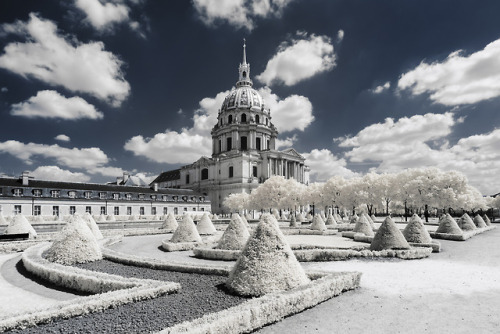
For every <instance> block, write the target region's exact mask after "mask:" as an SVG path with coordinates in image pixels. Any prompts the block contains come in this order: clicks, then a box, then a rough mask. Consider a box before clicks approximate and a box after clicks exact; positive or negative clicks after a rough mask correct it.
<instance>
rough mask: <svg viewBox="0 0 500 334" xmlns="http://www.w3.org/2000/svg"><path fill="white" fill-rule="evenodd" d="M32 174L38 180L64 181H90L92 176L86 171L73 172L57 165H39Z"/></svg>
mask: <svg viewBox="0 0 500 334" xmlns="http://www.w3.org/2000/svg"><path fill="white" fill-rule="evenodd" d="M31 174H32V175H33V176H34V177H35V178H36V179H38V180H44V181H63V182H88V181H89V180H90V177H89V176H88V175H85V174H84V173H78V172H71V171H69V170H65V169H61V168H59V167H57V166H39V167H37V168H36V169H35V170H34V171H32V172H31Z"/></svg>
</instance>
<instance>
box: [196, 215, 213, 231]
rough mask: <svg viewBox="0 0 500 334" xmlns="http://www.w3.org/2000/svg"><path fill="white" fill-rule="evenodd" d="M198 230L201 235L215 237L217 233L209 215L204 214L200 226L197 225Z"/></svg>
mask: <svg viewBox="0 0 500 334" xmlns="http://www.w3.org/2000/svg"><path fill="white" fill-rule="evenodd" d="M196 229H197V230H198V233H199V234H200V235H213V234H214V233H215V231H216V229H215V226H214V224H212V221H211V220H210V218H209V217H208V213H204V214H203V216H202V217H201V219H200V221H199V222H198V225H196Z"/></svg>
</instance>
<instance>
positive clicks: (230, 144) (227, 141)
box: [226, 138, 233, 151]
mask: <svg viewBox="0 0 500 334" xmlns="http://www.w3.org/2000/svg"><path fill="white" fill-rule="evenodd" d="M226 143H227V145H226V146H227V151H231V150H232V148H233V147H232V146H233V138H226Z"/></svg>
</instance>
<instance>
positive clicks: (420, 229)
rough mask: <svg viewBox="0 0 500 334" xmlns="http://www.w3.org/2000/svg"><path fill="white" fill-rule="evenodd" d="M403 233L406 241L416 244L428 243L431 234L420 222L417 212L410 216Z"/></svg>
mask: <svg viewBox="0 0 500 334" xmlns="http://www.w3.org/2000/svg"><path fill="white" fill-rule="evenodd" d="M403 235H404V237H405V239H406V241H408V242H413V243H417V244H430V243H431V242H432V239H431V236H430V234H429V232H428V231H427V229H426V228H425V226H424V223H423V222H422V219H420V217H419V216H418V215H417V214H413V216H411V218H410V221H409V222H408V225H406V227H405V229H404V231H403Z"/></svg>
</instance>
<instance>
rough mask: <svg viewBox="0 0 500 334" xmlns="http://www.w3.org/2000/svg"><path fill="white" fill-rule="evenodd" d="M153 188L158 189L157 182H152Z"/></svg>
mask: <svg viewBox="0 0 500 334" xmlns="http://www.w3.org/2000/svg"><path fill="white" fill-rule="evenodd" d="M153 190H154V191H158V183H156V182H155V183H153Z"/></svg>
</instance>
